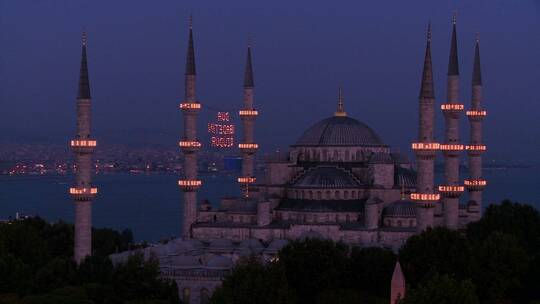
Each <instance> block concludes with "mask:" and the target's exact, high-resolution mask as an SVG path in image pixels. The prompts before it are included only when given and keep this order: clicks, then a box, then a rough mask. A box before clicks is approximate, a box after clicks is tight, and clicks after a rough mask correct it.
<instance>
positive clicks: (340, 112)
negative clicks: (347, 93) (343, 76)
mask: <svg viewBox="0 0 540 304" xmlns="http://www.w3.org/2000/svg"><path fill="white" fill-rule="evenodd" d="M334 116H347V112H345V107H344V104H343V90H342V88H341V86H340V87H339V90H338V102H337V110H336V112H335V113H334Z"/></svg>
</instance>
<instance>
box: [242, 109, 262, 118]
mask: <svg viewBox="0 0 540 304" xmlns="http://www.w3.org/2000/svg"><path fill="white" fill-rule="evenodd" d="M238 114H239V115H240V117H241V118H242V119H244V118H255V117H257V116H258V115H259V111H257V110H255V109H253V110H240V111H238Z"/></svg>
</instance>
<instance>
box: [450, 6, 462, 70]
mask: <svg viewBox="0 0 540 304" xmlns="http://www.w3.org/2000/svg"><path fill="white" fill-rule="evenodd" d="M455 75H459V63H458V48H457V33H456V13H454V15H453V16H452V40H451V42H450V58H449V59H448V76H455Z"/></svg>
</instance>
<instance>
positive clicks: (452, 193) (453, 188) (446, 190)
mask: <svg viewBox="0 0 540 304" xmlns="http://www.w3.org/2000/svg"><path fill="white" fill-rule="evenodd" d="M463 191H465V187H463V186H460V185H441V186H439V192H441V194H442V196H443V197H450V198H457V197H459V196H460V195H461V193H463Z"/></svg>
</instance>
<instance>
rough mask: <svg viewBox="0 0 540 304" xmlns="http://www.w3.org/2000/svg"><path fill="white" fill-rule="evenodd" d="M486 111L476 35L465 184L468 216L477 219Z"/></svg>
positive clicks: (480, 207) (480, 198)
mask: <svg viewBox="0 0 540 304" xmlns="http://www.w3.org/2000/svg"><path fill="white" fill-rule="evenodd" d="M486 114H487V112H486V111H485V110H483V109H482V75H481V71H480V42H479V39H478V36H477V37H476V44H475V50H474V65H473V75H472V99H471V109H470V110H469V111H467V117H469V122H470V124H471V129H470V130H471V134H470V137H471V138H470V143H469V145H467V146H466V149H467V153H468V155H469V179H466V180H465V186H466V187H467V190H468V191H469V203H468V206H467V207H468V212H469V218H471V219H472V220H479V219H480V216H481V212H482V191H483V190H484V187H485V186H486V184H487V181H486V180H485V179H483V178H482V153H483V152H484V151H486V146H485V145H484V144H483V141H482V120H483V119H484V117H485V116H486Z"/></svg>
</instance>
